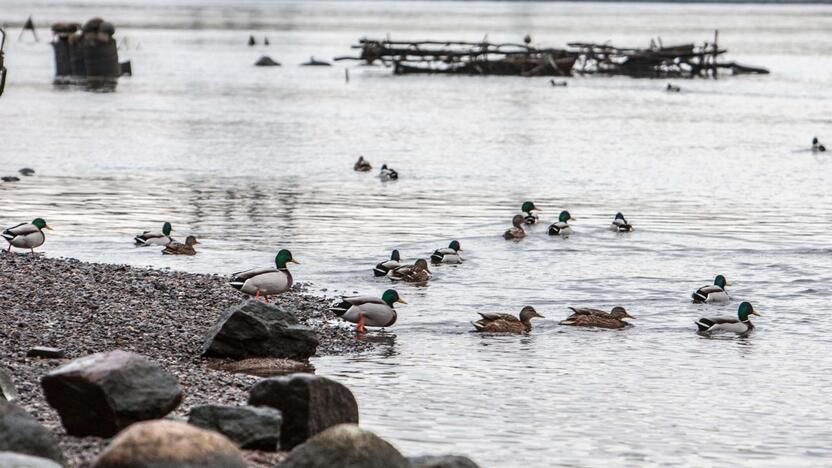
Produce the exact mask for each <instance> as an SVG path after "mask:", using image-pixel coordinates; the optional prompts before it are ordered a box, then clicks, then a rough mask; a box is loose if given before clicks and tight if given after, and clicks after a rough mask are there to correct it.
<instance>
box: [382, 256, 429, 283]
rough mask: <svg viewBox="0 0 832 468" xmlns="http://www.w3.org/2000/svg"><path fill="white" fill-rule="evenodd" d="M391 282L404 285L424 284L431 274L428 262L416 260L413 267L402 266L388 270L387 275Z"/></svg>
mask: <svg viewBox="0 0 832 468" xmlns="http://www.w3.org/2000/svg"><path fill="white" fill-rule="evenodd" d="M387 276H388V277H390V279H391V280H393V281H404V282H405V283H424V282H426V281H427V280H429V279H430V277H431V276H433V275H432V273H431V272H430V270H429V269H428V261H427V260H425V259H424V258H420V259H419V260H416V263H414V264H413V265H402V266H400V267H398V268H396V269H393V270H390V273H388V275H387Z"/></svg>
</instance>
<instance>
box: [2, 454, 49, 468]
mask: <svg viewBox="0 0 832 468" xmlns="http://www.w3.org/2000/svg"><path fill="white" fill-rule="evenodd" d="M0 466H2V467H3V468H61V465H59V464H58V463H55V462H54V461H52V460H50V459H48V458H41V457H33V456H31V455H23V454H22V453H14V452H0Z"/></svg>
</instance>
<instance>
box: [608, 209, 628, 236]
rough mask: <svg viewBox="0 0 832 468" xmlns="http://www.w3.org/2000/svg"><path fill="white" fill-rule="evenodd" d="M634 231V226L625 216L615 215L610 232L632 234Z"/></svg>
mask: <svg viewBox="0 0 832 468" xmlns="http://www.w3.org/2000/svg"><path fill="white" fill-rule="evenodd" d="M632 230H633V225H632V224H630V223H628V222H627V220H626V219H624V215H623V214H621V213H620V212H619V213H616V214H615V219H613V220H612V224H610V231H616V232H630V231H632Z"/></svg>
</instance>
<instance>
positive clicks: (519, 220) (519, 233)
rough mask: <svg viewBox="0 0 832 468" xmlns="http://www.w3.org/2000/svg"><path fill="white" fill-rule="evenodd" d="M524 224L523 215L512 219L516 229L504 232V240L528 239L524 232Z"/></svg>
mask: <svg viewBox="0 0 832 468" xmlns="http://www.w3.org/2000/svg"><path fill="white" fill-rule="evenodd" d="M523 223H525V220H524V218H523V215H514V217H513V218H511V225H512V226H514V227H512V228H511V229H509V230H508V231H506V232H504V233H503V238H504V239H506V240H508V239H522V238H524V237H526V231H524V230H523Z"/></svg>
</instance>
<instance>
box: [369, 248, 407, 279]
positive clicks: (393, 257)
mask: <svg viewBox="0 0 832 468" xmlns="http://www.w3.org/2000/svg"><path fill="white" fill-rule="evenodd" d="M401 261H402V258H401V256H400V255H399V251H398V250H394V251H393V253H392V254H390V260H385V261H383V262H381V263H379V264H378V265H376V267H375V268H373V274H374V275H375V276H387V273H390V270H393V269H395V268H398V267H400V266H402V264H401Z"/></svg>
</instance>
